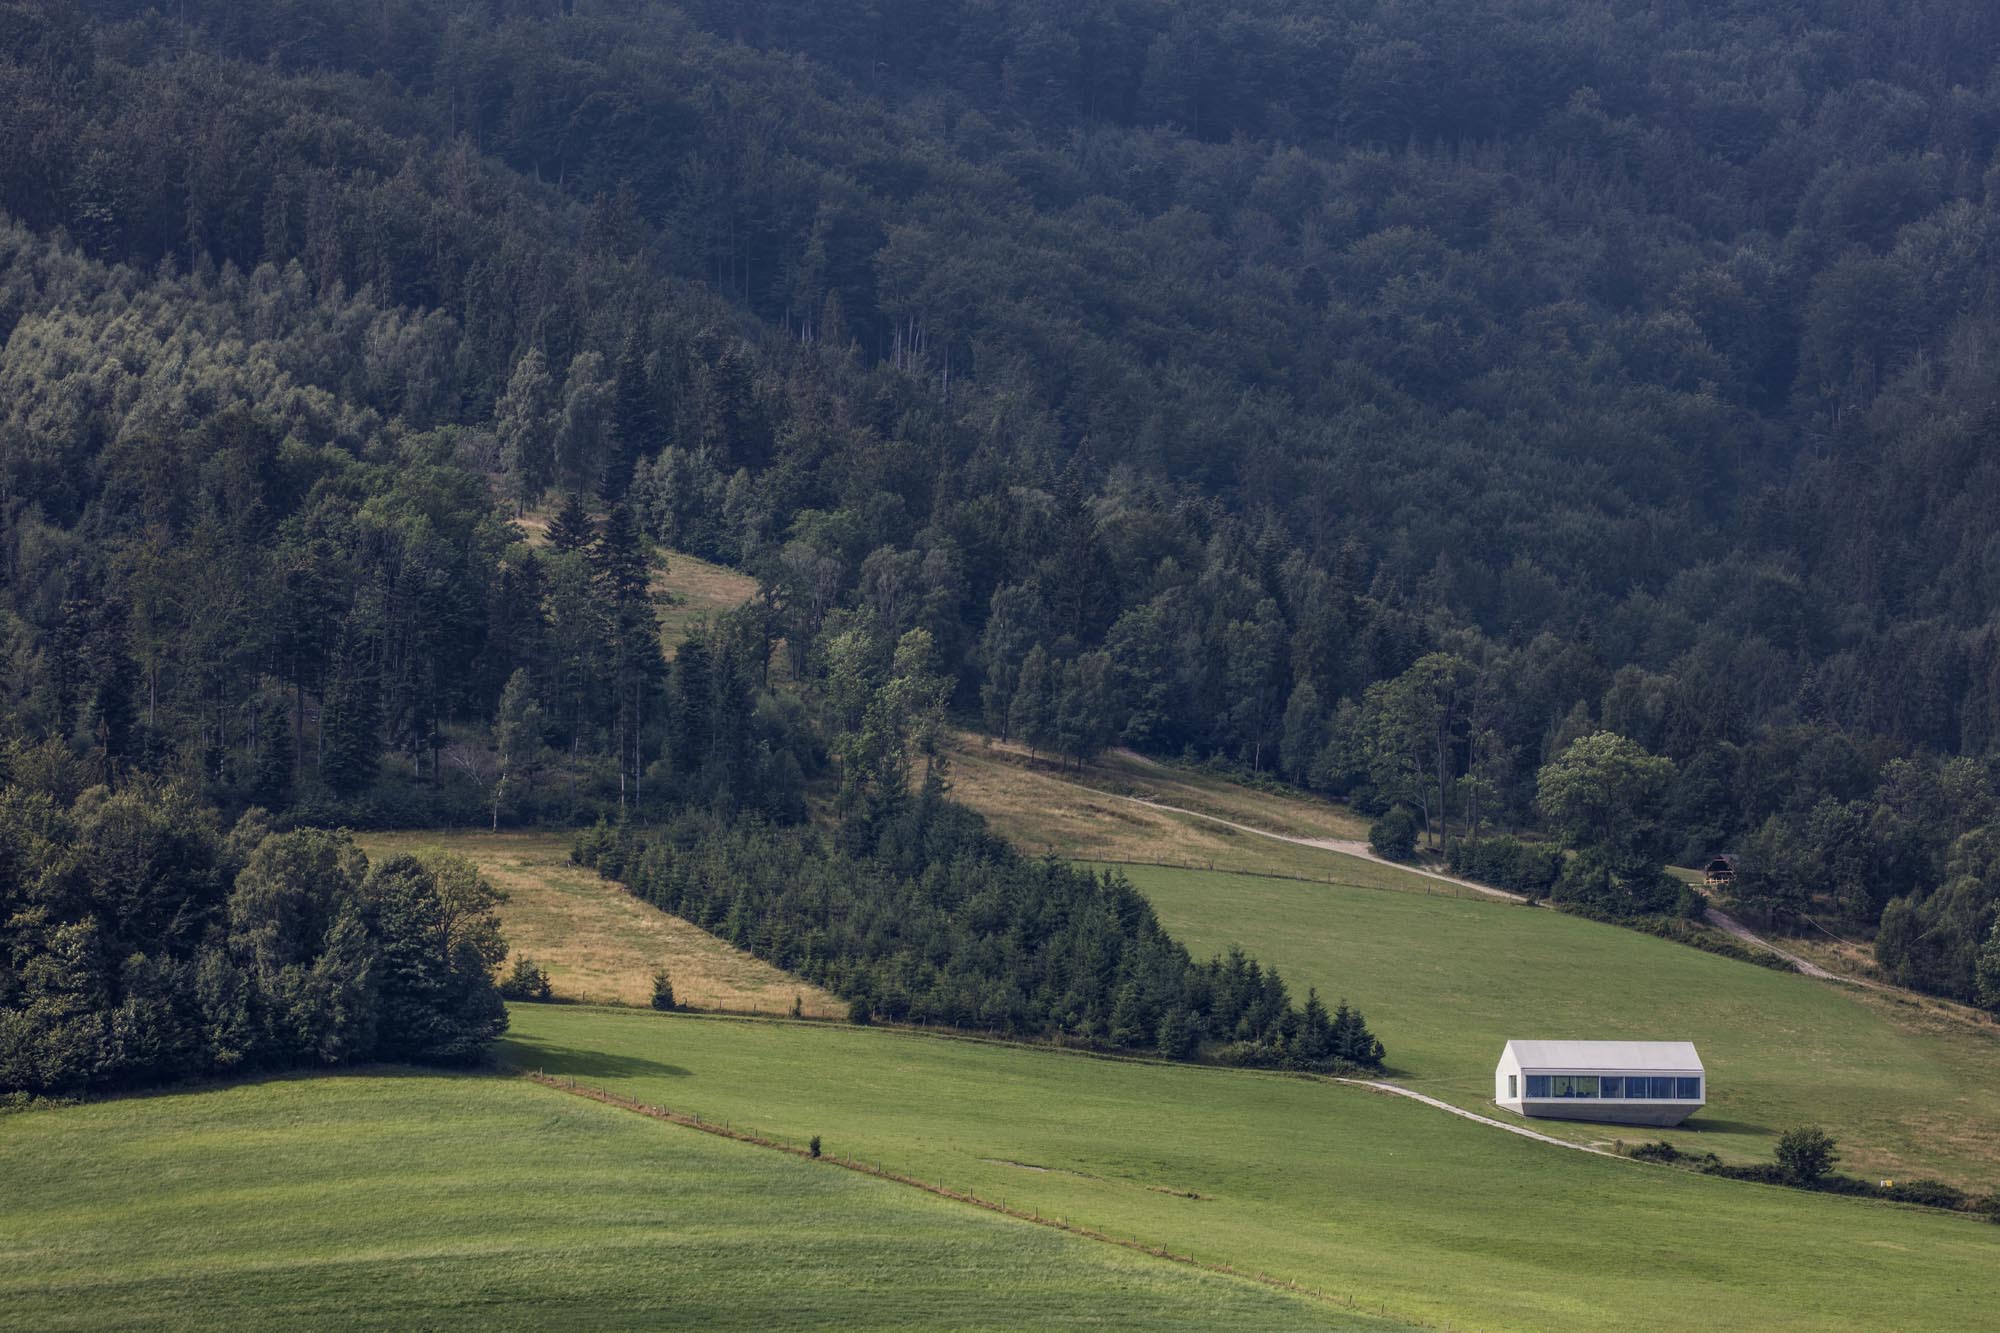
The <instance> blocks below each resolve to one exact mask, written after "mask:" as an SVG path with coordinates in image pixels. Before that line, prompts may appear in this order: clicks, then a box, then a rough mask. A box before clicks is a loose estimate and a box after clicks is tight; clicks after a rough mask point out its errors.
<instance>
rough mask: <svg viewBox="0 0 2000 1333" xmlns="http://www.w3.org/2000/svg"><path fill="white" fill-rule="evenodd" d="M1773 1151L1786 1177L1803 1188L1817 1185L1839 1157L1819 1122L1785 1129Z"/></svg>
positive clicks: (1830, 1138)
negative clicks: (1775, 1152)
mask: <svg viewBox="0 0 2000 1333" xmlns="http://www.w3.org/2000/svg"><path fill="white" fill-rule="evenodd" d="M1776 1155H1777V1159H1778V1169H1779V1170H1781V1171H1783V1172H1784V1173H1785V1178H1786V1179H1787V1180H1789V1181H1790V1182H1791V1183H1792V1184H1794V1185H1798V1186H1800V1187H1801V1188H1804V1189H1812V1188H1815V1187H1816V1186H1818V1184H1819V1183H1820V1181H1821V1180H1823V1179H1824V1178H1825V1177H1826V1176H1827V1174H1828V1173H1830V1172H1831V1171H1832V1170H1833V1168H1834V1165H1835V1164H1836V1163H1838V1162H1839V1161H1840V1154H1839V1153H1838V1152H1836V1151H1835V1146H1834V1142H1833V1139H1832V1137H1831V1136H1830V1135H1828V1134H1827V1132H1826V1131H1825V1130H1824V1129H1821V1128H1820V1127H1819V1126H1818V1125H1800V1126H1797V1127H1796V1128H1793V1129H1788V1130H1786V1131H1785V1132H1784V1134H1782V1135H1781V1136H1780V1137H1779V1139H1778V1147H1777V1154H1776Z"/></svg>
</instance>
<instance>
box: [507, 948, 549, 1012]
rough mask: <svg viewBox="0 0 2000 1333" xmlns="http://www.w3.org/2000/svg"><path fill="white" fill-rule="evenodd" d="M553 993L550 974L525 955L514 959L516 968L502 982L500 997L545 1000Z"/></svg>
mask: <svg viewBox="0 0 2000 1333" xmlns="http://www.w3.org/2000/svg"><path fill="white" fill-rule="evenodd" d="M553 995H554V991H553V990H552V989H551V988H550V986H549V974H548V973H546V972H544V971H542V969H541V968H540V967H538V966H537V965H536V964H535V960H534V959H532V958H529V957H526V956H525V955H522V956H517V957H516V958H515V959H514V970H513V971H511V972H509V973H508V974H507V976H506V979H505V980H503V981H502V982H501V983H500V998H501V999H503V1000H531V1001H536V1002H545V1001H547V1000H549V999H550V998H552V997H553Z"/></svg>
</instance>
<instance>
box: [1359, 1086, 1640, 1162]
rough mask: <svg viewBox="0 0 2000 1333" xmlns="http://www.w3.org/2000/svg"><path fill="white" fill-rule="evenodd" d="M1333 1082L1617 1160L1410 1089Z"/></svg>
mask: <svg viewBox="0 0 2000 1333" xmlns="http://www.w3.org/2000/svg"><path fill="white" fill-rule="evenodd" d="M1335 1082H1339V1083H1347V1084H1351V1085H1352V1086H1354V1087H1357V1088H1370V1089H1373V1090H1374V1091H1376V1092H1387V1093H1392V1094H1394V1095H1395V1096H1398V1097H1408V1098H1409V1099H1410V1100H1411V1101H1413V1102H1422V1103H1423V1104H1424V1105H1425V1106H1435V1107H1436V1108H1437V1109H1438V1110H1440V1111H1449V1112H1451V1114H1453V1115H1455V1116H1457V1117H1458V1118H1459V1119H1461V1120H1470V1121H1473V1122H1474V1123H1476V1124H1481V1125H1491V1126H1492V1127H1493V1128H1494V1129H1504V1130H1506V1131H1507V1132H1508V1133H1509V1134H1519V1135H1520V1136H1521V1137H1522V1138H1524V1139H1533V1140H1534V1141H1535V1142H1537V1143H1550V1144H1554V1145H1555V1146H1556V1147H1558V1148H1568V1149H1570V1150H1571V1151H1573V1152H1587V1153H1591V1154H1593V1155H1594V1156H1597V1157H1617V1156H1618V1154H1617V1153H1615V1152H1611V1151H1609V1150H1607V1149H1604V1148H1593V1147H1591V1146H1590V1145H1589V1144H1587V1143H1572V1142H1571V1141H1570V1140H1568V1139H1559V1138H1556V1137H1555V1136H1554V1135H1551V1134H1539V1133H1537V1132H1535V1131H1534V1130H1532V1129H1529V1128H1527V1127H1526V1126H1523V1125H1510V1124H1508V1123H1507V1122H1506V1121H1505V1120H1495V1119H1494V1118H1493V1117H1492V1116H1487V1115H1480V1114H1479V1113H1478V1112H1476V1111H1468V1110H1466V1109H1465V1108H1464V1107H1462V1106H1453V1105H1452V1104H1451V1103H1450V1102H1441V1101H1439V1100H1438V1099H1437V1098H1435V1097H1426V1096H1425V1095H1424V1094H1423V1093H1421V1092H1412V1091H1410V1089H1408V1088H1405V1087H1401V1086H1399V1085H1397V1084H1394V1083H1381V1082H1377V1081H1376V1080H1374V1079H1368V1078H1343V1079H1336V1080H1335ZM1620 1160H1623V1159H1620Z"/></svg>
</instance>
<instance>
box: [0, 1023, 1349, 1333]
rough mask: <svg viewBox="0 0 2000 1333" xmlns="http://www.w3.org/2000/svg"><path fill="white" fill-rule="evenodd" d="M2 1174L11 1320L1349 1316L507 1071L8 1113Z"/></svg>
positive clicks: (193, 1324)
mask: <svg viewBox="0 0 2000 1333" xmlns="http://www.w3.org/2000/svg"><path fill="white" fill-rule="evenodd" d="M672 1058H673V1057H671V1055H669V1056H668V1057H667V1060H668V1061H671V1059H672ZM630 1068H632V1069H635V1070H644V1071H646V1072H647V1073H648V1074H649V1075H650V1076H652V1077H657V1078H663V1079H668V1080H672V1079H674V1078H676V1077H678V1076H680V1075H681V1074H684V1073H685V1072H686V1071H684V1070H681V1069H679V1068H678V1067H676V1066H675V1065H673V1064H672V1063H659V1062H654V1061H652V1060H646V1061H639V1062H636V1063H634V1064H632V1065H631V1066H630ZM0 1179H4V1180H5V1181H6V1182H7V1188H6V1191H5V1196H4V1198H0V1253H4V1254H5V1255H6V1256H7V1262H6V1263H5V1264H0V1308H4V1309H5V1310H6V1318H5V1321H4V1322H6V1323H7V1324H9V1325H10V1326H14V1327H20V1328H35V1329H64V1328H75V1329H89V1328H103V1327H107V1326H117V1327H133V1326H140V1325H148V1326H150V1325H168V1326H173V1327H188V1328H232V1329H233V1328H274V1329H275V1328H298V1327H300V1326H301V1325H307V1326H311V1325H333V1326H341V1327H391V1328H447V1327H467V1328H482V1329H484V1328H493V1327H509V1328H513V1327H519V1328H537V1327H540V1328H548V1327H566V1328H630V1327H638V1326H659V1325H671V1326H673V1327H678V1328H702V1329H760V1330H761V1329H770V1328H796V1327H801V1326H804V1325H807V1324H810V1325H811V1326H812V1327H815V1328H836V1329H838V1328H869V1329H875V1328H924V1329H929V1328H937V1327H940V1326H949V1327H952V1328H964V1329H986V1328H993V1329H1000V1328H1021V1327H1036V1326H1054V1325H1061V1326H1063V1327H1074V1326H1076V1325H1077V1324H1079V1323H1088V1324H1089V1325H1091V1326H1092V1327H1104V1328H1127V1329H1152V1328H1165V1329H1186V1330H1191V1331H1192V1330H1206V1329H1236V1328H1243V1329H1264V1328H1330V1327H1351V1326H1353V1325H1354V1322H1355V1321H1354V1320H1352V1319H1350V1318H1348V1317H1346V1315H1345V1312H1344V1311H1337V1310H1332V1309H1329V1308H1328V1307H1326V1306H1324V1305H1321V1304H1316V1303H1312V1302H1309V1301H1306V1300H1305V1299H1303V1298H1300V1297H1295V1296H1292V1295H1290V1294H1288V1293H1285V1292H1281V1291H1275V1290H1272V1289H1270V1288H1267V1287H1261V1286H1257V1285H1255V1284H1252V1283H1249V1282H1246V1281H1242V1280H1238V1279H1232V1278H1227V1277H1222V1276H1218V1275H1215V1274H1211V1273H1205V1272H1201V1271H1199V1270H1196V1269H1192V1268H1189V1267H1186V1266H1184V1265H1178V1264H1174V1263H1170V1262H1168V1261H1165V1260H1161V1259H1154V1258H1151V1257H1149V1256H1146V1255H1141V1254H1135V1253H1132V1252H1131V1251H1128V1250H1121V1249H1117V1248H1114V1247H1112V1246H1108V1245H1102V1244H1098V1243H1095V1242H1092V1241H1089V1240H1085V1239H1082V1238H1079V1237H1076V1236H1070V1235H1064V1234H1063V1233H1061V1232H1057V1231H1054V1230H1051V1229H1049V1228H1046V1227H1037V1226H1034V1225H1032V1224H1031V1223H1028V1222H1017V1221H1014V1220H1012V1219H1010V1218H1005V1217H1000V1216H996V1215H994V1214H992V1213H987V1212H982V1211H980V1210H977V1209H973V1208H968V1207H965V1206H963V1205H961V1204H955V1203H951V1202H947V1201H945V1200H942V1199H936V1198H932V1197H929V1196H927V1195H924V1194H921V1193H918V1192H917V1191H914V1190H910V1189H907V1188H905V1187H902V1186H899V1185H895V1184H891V1183H889V1182H887V1181H881V1180H873V1179H869V1178H867V1177H865V1176H862V1175H858V1174H856V1173H854V1172H851V1171H844V1170H841V1169H840V1168H838V1167H836V1166H833V1165H832V1164H830V1163H815V1162H809V1161H805V1160H802V1159H800V1158H796V1157H788V1156H782V1155H780V1154H778V1153H775V1152H771V1151H769V1150H767V1149H762V1148H755V1147H750V1146H748V1145H744V1144H739V1143H731V1142H728V1141H727V1140H724V1139H719V1138H715V1137H712V1136H710V1135H707V1134H703V1133H701V1132H699V1131H696V1130H689V1129H681V1128H676V1127H673V1126H668V1125H662V1124H660V1123H658V1122H657V1121H652V1120H647V1119H645V1118H643V1117H640V1116H636V1115H633V1114H631V1113H629V1112H626V1111H620V1110H615V1109H613V1108H611V1107H607V1106H601V1105H598V1104H597V1103H595V1102H590V1101H586V1100H584V1099H582V1098H579V1097H573V1096H569V1095H568V1094H566V1093H562V1092H557V1091H554V1090H552V1089H549V1088H544V1087H539V1086H537V1085H535V1084H533V1083H531V1082H528V1081H527V1080H525V1079H519V1078H506V1077H499V1076H486V1077H476V1076H475V1077H459V1078H452V1077H441V1076H436V1075H420V1074H396V1073H380V1074H368V1075H349V1076H343V1077H331V1076H321V1077H301V1078H290V1079H274V1080H270V1081H266V1082H260V1083H251V1084H243V1085H238V1086H235V1087H229V1088H217V1089H208V1090H203V1091H198V1092H182V1093H172V1094H165V1095H158V1096H151V1097H138V1098H130V1099H127V1100H122V1101H114V1102H104V1103H98V1104H95V1105H89V1106H77V1107H59V1108H50V1109H47V1110H38V1111H31V1112H24V1113H21V1114H18V1115H15V1116H12V1117H9V1118H8V1120H7V1122H6V1132H5V1133H4V1134H0Z"/></svg>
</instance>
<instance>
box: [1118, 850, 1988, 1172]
mask: <svg viewBox="0 0 2000 1333" xmlns="http://www.w3.org/2000/svg"><path fill="white" fill-rule="evenodd" d="M1124 869H1125V870H1126V873H1127V874H1128V875H1129V876H1130V877H1131V879H1132V881H1133V883H1134V884H1135V885H1137V886H1138V887H1139V888H1140V889H1141V890H1142V891H1143V892H1144V893H1145V894H1146V895H1147V897H1148V898H1150V899H1151V900H1152V902H1153V904H1154V906H1155V908H1156V909H1157V910H1158V912H1159V914H1160V918H1161V920H1162V921H1163V922H1164V923H1165V924H1166V926H1167V928H1168V929H1169V930H1171V931H1173V932H1174V934H1175V935H1176V936H1177V937H1178V938H1180V939H1181V940H1182V941H1183V942H1185V943H1186V944H1187V945H1188V947H1189V948H1190V949H1191V950H1193V951H1195V952H1196V953H1197V954H1200V953H1205V952H1209V951H1212V950H1219V949H1223V948H1226V947H1228V946H1229V945H1231V944H1241V945H1242V946H1243V947H1244V949H1245V950H1247V951H1248V952H1249V953H1250V954H1251V955H1252V956H1253V957H1256V958H1258V959H1259V960H1261V961H1263V962H1265V963H1269V964H1274V965H1276V966H1277V967H1278V968H1279V970H1280V971H1281V972H1282V973H1283V974H1284V976H1285V979H1286V982H1287V983H1288V984H1289V985H1290V986H1291V988H1292V989H1293V990H1294V991H1295V992H1297V993H1299V994H1301V995H1302V994H1303V993H1304V992H1305V989H1306V987H1307V986H1309V985H1310V986H1317V987H1318V988H1319V991H1320V993H1321V995H1322V996H1323V997H1324V998H1325V999H1326V1001H1327V1003H1328V1005H1329V1006H1331V1005H1332V1004H1333V1002H1334V1001H1336V1000H1338V999H1340V998H1341V997H1343V996H1345V997H1347V998H1349V999H1351V1000H1353V1001H1354V1002H1355V1003H1357V1004H1359V1005H1360V1006H1361V1007H1362V1008H1363V1010H1364V1012H1365V1013H1366V1014H1367V1016H1368V1021H1369V1024H1370V1025H1371V1026H1372V1027H1373V1028H1374V1029H1375V1030H1376V1032H1377V1033H1378V1034H1379V1035H1380V1036H1381V1037H1382V1040H1383V1041H1384V1043H1386V1044H1387V1046H1388V1048H1389V1059H1390V1064H1391V1065H1392V1066H1393V1069H1394V1072H1395V1074H1396V1075H1397V1077H1398V1079H1399V1081H1401V1082H1405V1083H1407V1084H1408V1085H1409V1086H1411V1087H1413V1088H1415V1089H1417V1090H1419V1091H1422V1092H1426V1093H1429V1094H1430V1095H1432V1096H1436V1097H1441V1098H1443V1099H1445V1100H1447V1101H1450V1102H1453V1103H1454V1104H1457V1105H1462V1106H1466V1107H1470V1108H1473V1109H1478V1110H1482V1111H1485V1112H1488V1113H1491V1114H1495V1115H1503V1116H1504V1115H1505V1113H1504V1112H1500V1111H1497V1110H1496V1109H1495V1108H1493V1107H1492V1105H1491V1099H1492V1095H1493V1066H1494V1063H1495V1061H1496V1060H1497V1059H1498V1058H1499V1054H1500V1047H1501V1045H1502V1043H1504V1042H1505V1041H1506V1040H1507V1039H1508V1038H1510V1037H1524V1038H1591V1037H1604V1038H1617V1037H1624V1038H1659V1039H1666V1040H1679V1039H1685V1040H1689V1041H1692V1042H1694V1043H1695V1045H1696V1046H1697V1047H1698V1048H1699V1049H1700V1051H1701V1054H1702V1060H1703V1063H1704V1064H1706V1065H1707V1067H1708V1070H1709V1096H1710V1102H1709V1105H1708V1106H1707V1107H1706V1108H1705V1109H1704V1110H1703V1111H1702V1113H1701V1114H1700V1115H1699V1116H1697V1117H1695V1118H1694V1119H1692V1120H1690V1121H1689V1122H1688V1123H1687V1125H1686V1126H1685V1127H1684V1128H1683V1129H1681V1130H1678V1131H1672V1132H1669V1133H1667V1134H1666V1135H1665V1137H1668V1138H1671V1139H1673V1140H1674V1141H1675V1142H1676V1143H1678V1144H1679V1145H1680V1146H1681V1147H1684V1148H1688V1149H1691V1150H1693V1151H1704V1150H1714V1151H1715V1152H1717V1153H1718V1154H1720V1155H1721V1156H1723V1157H1725V1158H1728V1159H1734V1160H1766V1159H1768V1158H1769V1156H1770V1153H1771V1149H1772V1147H1773V1145H1774V1144H1775V1142H1776V1139H1777V1136H1778V1135H1779V1134H1780V1133H1782V1132H1783V1131H1784V1130H1785V1129H1787V1128H1790V1127H1791V1126H1793V1125H1797V1124H1802V1123H1808V1122H1817V1123H1820V1124H1823V1125H1825V1126H1826V1128H1827V1129H1828V1131H1829V1132H1830V1133H1832V1134H1833V1135H1834V1136H1835V1137H1836V1138H1837V1139H1839V1140H1840V1142H1841V1147H1842V1151H1843V1153H1844V1154H1845V1159H1846V1160H1845V1165H1846V1166H1847V1168H1848V1169H1850V1170H1854V1171H1857V1172H1859V1173H1861V1174H1864V1175H1870V1176H1888V1177H1914V1176H1936V1177H1940V1178H1943V1179H1948V1180H1951V1181H1953V1182H1955V1183H1957V1184H1960V1185H1962V1186H1965V1187H1967V1188H1971V1189H1977V1190H1984V1189H1996V1188H2000V1026H1996V1025H1995V1024H1993V1023H1991V1022H1987V1021H1984V1020H1981V1019H1977V1018H1972V1017H1969V1016H1965V1015H1963V1014H1962V1013H1958V1012H1954V1011H1952V1010H1950V1009H1949V1008H1948V1007H1946V1006H1940V1005H1937V1004H1934V1003H1926V1002H1920V1001H1915V1000H1908V1001H1906V1000H1901V999H1898V998H1895V997H1893V996H1888V995H1881V994H1877V993H1874V992H1869V991H1865V990H1862V989H1860V988H1852V987H1843V986H1835V985H1829V984H1827V983H1824V982H1817V981H1812V980H1810V979H1808V978H1805V977H1801V976H1797V975H1793V974H1789V973H1783V972H1776V971H1772V970H1770V969H1768V968H1762V967H1756V966H1752V965H1750V964H1747V963H1742V962H1738V961H1735V960H1733V959H1728V958H1722V957H1718V956H1716V955H1713V954H1706V953H1702V952H1700V951H1699V950H1696V949H1693V948H1690V947H1688V946H1686V945H1682V944H1674V943H1670V942H1668V941H1665V940H1659V939H1654V938H1652V937H1651V936H1647V935H1641V934H1639V933H1638V932H1636V931H1631V930H1626V929H1623V928H1621V927H1616V926H1607V925H1602V924H1600V923H1597V922H1593V921H1586V920H1582V919H1580V918H1577V917H1572V916H1565V915H1563V914H1561V913H1557V912H1551V911H1542V910H1536V909H1532V908H1527V907H1520V906H1513V905H1509V904H1505V903H1495V902H1481V901H1475V900H1458V899H1451V898H1437V897H1425V896H1422V895H1418V894H1410V893H1389V892H1368V891H1365V890H1360V889H1353V888H1336V887H1329V886H1327V885H1322V884H1306V883H1300V882H1296V881H1291V880H1282V879H1267V878H1258V877H1253V876H1247V875H1233V874H1225V873H1221V872H1205V871H1186V870H1163V869H1157V868H1153V867H1147V866H1129V867H1125V868H1124ZM1536 1127H1537V1128H1540V1129H1546V1130H1549V1131H1550V1132H1553V1133H1557V1134H1562V1135H1567V1136H1571V1137H1575V1138H1579V1139H1585V1140H1608V1139H1610V1138H1612V1137H1613V1136H1614V1135H1617V1134H1621V1133H1622V1134H1624V1135H1625V1136H1626V1137H1628V1138H1634V1137H1640V1136H1644V1137H1648V1138H1651V1137H1658V1136H1659V1135H1658V1134H1657V1132H1655V1131H1649V1130H1634V1129H1624V1130H1620V1129H1617V1128H1615V1127H1605V1126H1565V1124H1564V1122H1550V1121H1537V1122H1536Z"/></svg>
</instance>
